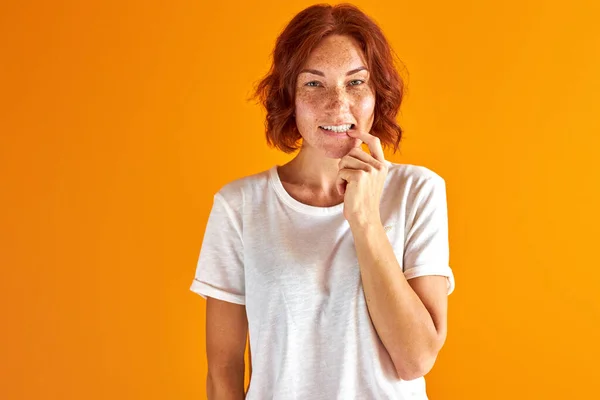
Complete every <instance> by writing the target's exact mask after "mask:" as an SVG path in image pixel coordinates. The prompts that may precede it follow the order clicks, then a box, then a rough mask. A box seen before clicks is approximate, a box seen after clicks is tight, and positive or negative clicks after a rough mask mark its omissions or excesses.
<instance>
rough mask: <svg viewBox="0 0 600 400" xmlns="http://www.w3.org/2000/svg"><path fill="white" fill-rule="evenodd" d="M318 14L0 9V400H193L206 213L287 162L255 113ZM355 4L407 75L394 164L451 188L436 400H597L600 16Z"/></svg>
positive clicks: (195, 5)
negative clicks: (282, 50) (299, 31)
mask: <svg viewBox="0 0 600 400" xmlns="http://www.w3.org/2000/svg"><path fill="white" fill-rule="evenodd" d="M310 4H311V3H310V2H305V1H289V2H285V3H279V4H278V5H277V6H274V5H272V4H271V3H270V2H246V1H235V2H233V3H232V2H224V1H218V2H210V3H203V2H202V1H201V2H197V1H187V2H186V1H177V0H173V1H170V2H146V1H144V2H142V1H129V2H122V1H110V2H81V1H77V2H76V1H72V2H41V1H38V2H10V3H5V4H3V5H2V7H1V12H0V41H1V42H2V43H1V49H2V51H1V57H2V59H1V62H0V79H1V82H0V83H1V93H2V104H1V111H0V112H1V118H0V123H1V126H0V135H1V136H0V179H1V188H2V195H1V196H0V210H1V211H0V263H1V267H2V269H1V272H2V276H1V279H0V293H1V296H2V299H1V302H0V312H1V316H2V322H3V323H2V330H1V333H0V339H1V340H0V360H1V361H0V380H1V381H0V398H2V399H37V398H43V399H89V400H93V399H109V398H110V399H146V400H150V399H200V398H205V397H204V396H205V395H204V393H205V378H206V361H205V344H204V324H205V319H204V306H205V302H204V300H202V299H201V298H200V297H199V296H198V295H196V294H194V293H192V292H190V291H189V286H190V285H191V282H192V279H193V275H194V270H195V266H196V265H195V264H196V261H197V257H198V252H199V249H200V244H201V240H202V236H203V233H204V226H205V223H206V220H207V217H208V213H209V210H210V205H211V202H212V194H213V193H214V192H215V191H216V190H217V189H218V188H219V187H220V186H221V185H222V184H224V183H225V182H228V181H230V180H232V179H234V178H237V177H241V176H244V175H248V174H250V173H254V172H258V171H261V170H264V169H266V168H268V167H270V166H271V165H272V164H274V163H279V164H281V163H284V162H286V161H287V160H289V159H290V158H291V155H285V154H283V153H280V152H277V151H275V150H272V149H269V148H268V147H267V146H266V145H265V141H264V134H263V111H262V110H261V109H260V108H259V107H258V106H256V105H254V104H253V103H251V102H247V101H246V100H245V99H246V98H247V96H248V95H249V94H250V91H251V89H252V85H253V84H254V83H255V82H256V81H257V80H258V79H259V78H260V77H261V76H262V75H263V74H264V73H265V72H266V71H267V68H268V65H269V54H270V51H271V49H272V46H273V44H274V41H275V38H276V36H277V34H278V33H279V31H280V30H281V29H282V28H283V27H284V25H285V24H286V23H287V22H288V21H289V19H291V18H292V16H293V15H294V14H295V13H297V12H299V11H300V10H301V9H303V8H304V7H306V6H308V5H310ZM355 4H357V5H359V6H361V7H362V8H363V9H364V10H365V11H366V12H367V13H368V14H370V15H371V16H372V17H373V18H375V20H376V21H378V22H379V24H380V25H381V27H382V28H383V29H384V31H385V32H386V35H387V37H388V38H389V40H390V42H391V44H392V46H393V47H394V48H395V49H396V51H397V52H398V54H399V56H400V57H401V59H402V60H403V62H404V63H405V64H406V66H407V68H408V71H409V73H410V77H409V81H408V93H407V96H406V98H405V102H404V104H403V106H402V113H401V115H400V116H399V121H400V123H401V124H402V126H403V127H404V128H405V130H406V135H405V140H404V142H403V147H402V151H401V152H400V153H397V154H395V155H392V154H389V153H388V159H390V160H392V161H395V162H403V163H413V164H420V165H425V166H428V167H430V168H431V169H433V170H435V171H436V172H438V173H439V174H441V175H442V176H443V177H444V178H445V179H446V182H447V186H448V206H449V222H450V245H451V265H452V267H453V269H454V272H455V274H456V282H457V286H456V291H455V292H454V293H453V294H452V295H451V296H450V312H449V335H448V340H447V342H446V345H445V347H444V349H443V350H442V352H441V353H440V356H439V358H438V361H437V363H436V366H435V367H434V369H433V371H432V372H431V373H430V374H429V375H428V376H427V381H428V388H429V389H428V390H429V395H430V398H431V399H460V400H467V399H478V400H481V399H507V398H510V399H590V398H595V396H598V369H599V368H598V359H599V355H600V344H599V340H598V339H599V338H600V324H599V320H600V300H599V295H598V292H599V288H600V262H599V257H598V249H600V244H599V243H598V241H599V239H600V228H599V226H600V211H599V208H600V167H599V165H598V158H599V157H598V152H599V151H600V140H599V137H600V135H599V133H600V129H599V128H600V118H599V116H600V109H599V104H600V101H599V100H598V96H599V94H600V73H599V71H600V52H599V51H598V50H599V49H600V25H598V23H597V21H598V19H599V18H600V6H599V3H598V2H597V1H595V0H589V1H582V0H575V1H568V2H558V1H542V0H529V1H526V2H523V1H517V0H510V1H504V2H478V1H464V0H457V1H451V2H449V1H434V2H417V1H411V2H397V1H377V2H374V1H373V2H366V1H365V2H357V3H355ZM594 394H595V396H594Z"/></svg>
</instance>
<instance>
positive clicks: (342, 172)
mask: <svg viewBox="0 0 600 400" xmlns="http://www.w3.org/2000/svg"><path fill="white" fill-rule="evenodd" d="M348 134H349V135H350V136H354V137H356V138H358V139H360V140H361V141H362V142H364V143H366V144H367V145H368V146H369V150H370V152H371V154H367V153H366V152H364V151H363V150H362V149H361V148H360V147H356V148H354V149H352V150H351V151H350V152H349V153H348V154H347V155H346V156H344V157H343V158H342V159H341V161H340V164H339V168H340V169H339V173H338V180H337V187H338V191H339V192H340V193H341V194H344V216H345V218H346V219H347V220H348V222H349V224H350V229H351V231H352V234H353V236H354V244H355V247H356V254H357V257H358V263H359V265H360V274H361V278H362V285H363V291H364V294H365V299H366V303H367V307H368V310H369V314H370V316H371V320H372V321H373V325H374V326H375V329H376V331H377V334H378V335H379V337H380V339H381V341H382V343H383V345H384V346H385V348H386V349H387V351H388V353H389V354H390V357H391V359H392V362H393V363H394V366H395V368H396V371H397V373H398V376H399V377H400V378H401V379H404V380H411V379H416V378H419V377H421V376H423V375H425V374H426V373H428V372H429V371H430V370H431V368H432V367H433V364H434V362H435V360H436V357H437V354H438V352H439V351H440V349H441V348H442V345H443V344H444V342H445V340H446V327H447V308H448V280H447V278H446V277H445V276H442V275H433V274H432V275H426V276H420V277H414V278H412V279H410V280H407V279H406V277H405V275H404V272H403V271H402V268H401V266H400V265H399V262H398V260H397V259H396V255H395V253H394V250H393V248H392V245H391V243H390V241H389V239H388V237H387V234H386V233H385V230H384V228H383V225H382V223H381V219H380V214H379V205H380V199H381V193H382V190H383V186H384V183H385V181H386V176H387V173H388V166H387V165H386V161H385V158H384V154H383V149H382V147H381V143H380V140H379V138H377V137H376V136H373V135H371V134H370V133H368V132H362V131H350V132H349V133H348ZM437 211H439V210H434V211H433V213H432V214H431V215H441V214H437ZM422 223H427V222H422ZM438 223H439V221H438ZM439 238H441V236H439ZM414 251H415V250H411V254H412V253H413V252H414ZM419 251H420V249H418V250H417V253H419ZM429 255H430V254H429Z"/></svg>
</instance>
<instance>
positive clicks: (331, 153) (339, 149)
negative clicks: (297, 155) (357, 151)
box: [321, 138, 360, 159]
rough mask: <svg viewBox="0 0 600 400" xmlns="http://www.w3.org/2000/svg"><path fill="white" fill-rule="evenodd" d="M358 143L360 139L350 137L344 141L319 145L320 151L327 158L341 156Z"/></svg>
mask: <svg viewBox="0 0 600 400" xmlns="http://www.w3.org/2000/svg"><path fill="white" fill-rule="evenodd" d="M359 145H360V140H358V139H354V138H353V139H352V140H347V141H344V143H339V144H330V145H324V146H322V147H321V151H322V153H323V154H324V155H325V157H327V158H336V159H339V158H342V157H344V156H345V155H346V154H348V153H349V152H350V150H352V149H353V148H354V147H358V146H359Z"/></svg>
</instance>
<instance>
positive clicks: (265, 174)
mask: <svg viewBox="0 0 600 400" xmlns="http://www.w3.org/2000/svg"><path fill="white" fill-rule="evenodd" d="M270 170H271V169H267V170H262V171H259V172H255V173H252V174H250V175H245V176H242V177H239V178H235V179H233V180H231V181H229V182H226V183H224V184H222V185H221V187H220V188H219V189H218V190H217V191H216V192H215V193H214V196H215V198H218V199H219V200H221V201H223V202H224V203H226V204H227V205H228V206H229V207H230V208H231V209H232V210H238V211H239V210H241V209H242V207H243V205H244V202H245V201H246V199H247V197H248V195H249V194H250V193H251V192H252V191H255V190H257V189H258V190H261V189H263V188H264V187H265V186H266V185H267V182H268V178H269V173H270Z"/></svg>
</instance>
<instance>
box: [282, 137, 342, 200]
mask: <svg viewBox="0 0 600 400" xmlns="http://www.w3.org/2000/svg"><path fill="white" fill-rule="evenodd" d="M339 162H340V159H338V158H328V157H324V156H322V155H321V154H318V153H317V151H316V150H314V149H310V148H305V147H302V148H301V149H300V151H299V152H298V154H297V155H296V157H294V158H293V159H292V160H291V161H290V162H288V163H287V164H285V165H283V166H282V167H281V168H280V169H279V171H280V172H281V173H282V175H283V176H281V179H282V180H283V181H285V182H286V183H289V184H292V185H298V186H303V187H305V188H307V189H310V190H313V191H316V192H323V193H331V194H333V195H339V194H338V193H337V189H336V186H335V181H336V178H337V174H338V171H339V167H338V164H339Z"/></svg>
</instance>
